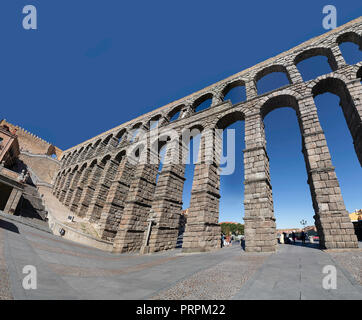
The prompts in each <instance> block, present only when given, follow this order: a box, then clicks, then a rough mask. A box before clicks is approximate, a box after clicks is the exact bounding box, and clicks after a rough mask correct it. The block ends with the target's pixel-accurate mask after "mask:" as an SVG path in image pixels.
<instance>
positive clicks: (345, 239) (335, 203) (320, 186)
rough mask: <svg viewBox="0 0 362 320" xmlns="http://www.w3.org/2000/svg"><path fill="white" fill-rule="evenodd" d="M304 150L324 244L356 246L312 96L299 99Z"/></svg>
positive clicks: (330, 247) (309, 182)
mask: <svg viewBox="0 0 362 320" xmlns="http://www.w3.org/2000/svg"><path fill="white" fill-rule="evenodd" d="M298 104H299V120H300V126H301V133H302V140H303V154H304V158H305V162H306V167H307V172H308V184H309V187H310V191H311V196H312V200H313V207H314V212H315V216H314V219H315V223H316V227H317V229H318V233H319V236H320V245H321V247H324V248H327V249H333V248H357V247H358V242H357V237H356V235H355V233H354V228H353V225H352V222H351V220H350V218H349V215H348V212H347V210H346V207H345V205H344V201H343V198H342V194H341V190H340V187H339V183H338V180H337V176H336V173H335V171H334V167H333V165H332V160H331V156H330V153H329V149H328V146H327V142H326V139H325V136H324V133H323V131H322V128H321V126H320V123H319V119H318V115H317V108H316V106H315V104H314V100H313V98H312V97H311V96H308V97H305V98H303V99H301V100H299V101H298Z"/></svg>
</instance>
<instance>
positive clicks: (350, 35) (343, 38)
mask: <svg viewBox="0 0 362 320" xmlns="http://www.w3.org/2000/svg"><path fill="white" fill-rule="evenodd" d="M336 42H337V44H338V45H340V44H342V43H344V42H352V43H354V44H356V45H358V46H359V49H360V50H362V37H361V36H360V35H359V34H357V33H356V32H353V31H348V32H346V33H342V34H341V35H339V36H338V37H337V39H336Z"/></svg>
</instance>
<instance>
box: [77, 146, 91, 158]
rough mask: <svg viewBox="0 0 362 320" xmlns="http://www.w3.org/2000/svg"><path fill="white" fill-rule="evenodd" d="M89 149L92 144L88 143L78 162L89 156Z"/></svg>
mask: <svg viewBox="0 0 362 320" xmlns="http://www.w3.org/2000/svg"><path fill="white" fill-rule="evenodd" d="M91 149H92V143H89V144H88V145H87V146H86V147H85V149H84V151H83V154H82V155H81V157H80V160H81V161H82V160H85V159H87V158H88V155H89V152H90V150H91Z"/></svg>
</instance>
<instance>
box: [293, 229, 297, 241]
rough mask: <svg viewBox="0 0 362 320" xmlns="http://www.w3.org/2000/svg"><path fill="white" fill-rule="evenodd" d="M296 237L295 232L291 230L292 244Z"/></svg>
mask: <svg viewBox="0 0 362 320" xmlns="http://www.w3.org/2000/svg"><path fill="white" fill-rule="evenodd" d="M296 238H297V236H296V235H295V232H294V230H293V232H292V239H293V244H295V239H296Z"/></svg>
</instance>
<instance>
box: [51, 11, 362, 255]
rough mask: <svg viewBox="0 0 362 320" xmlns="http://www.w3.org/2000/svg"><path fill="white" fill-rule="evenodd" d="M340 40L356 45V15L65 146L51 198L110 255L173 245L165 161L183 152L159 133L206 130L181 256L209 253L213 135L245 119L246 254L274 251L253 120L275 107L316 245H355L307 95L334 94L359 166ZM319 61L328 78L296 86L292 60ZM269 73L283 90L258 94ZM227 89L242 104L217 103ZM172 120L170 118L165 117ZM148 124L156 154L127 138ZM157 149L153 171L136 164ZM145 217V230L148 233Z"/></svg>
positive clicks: (180, 178) (351, 74)
mask: <svg viewBox="0 0 362 320" xmlns="http://www.w3.org/2000/svg"><path fill="white" fill-rule="evenodd" d="M343 42H353V43H355V44H357V45H358V46H359V48H360V50H361V49H362V18H361V17H360V18H358V19H356V20H354V21H351V22H349V23H348V24H346V25H344V26H341V27H339V28H337V29H335V30H332V31H330V32H328V33H326V34H324V35H321V36H319V37H316V38H314V39H311V40H309V41H307V42H305V43H303V44H301V45H299V46H297V47H295V48H293V49H291V50H289V51H287V52H284V53H282V54H279V55H278V56H276V57H274V58H271V59H269V60H267V61H264V62H262V63H259V64H258V65H256V66H254V67H252V68H249V69H247V70H244V71H242V72H240V73H238V74H235V75H233V76H231V77H229V78H227V79H224V80H222V81H220V82H218V83H215V84H213V85H211V86H209V87H207V88H205V89H203V90H201V91H199V92H196V93H194V94H192V95H190V96H187V97H185V98H183V99H180V100H178V101H175V102H173V103H170V104H168V105H166V106H164V107H162V108H159V109H156V110H154V111H152V112H150V113H147V114H145V115H143V116H141V117H138V118H136V119H134V120H132V121H129V122H127V123H124V124H122V125H120V126H119V127H117V128H114V129H112V130H109V131H107V132H105V133H103V134H101V135H99V136H97V137H95V138H92V139H90V140H88V141H86V142H84V143H82V144H80V145H77V146H75V147H73V148H70V149H68V150H66V151H65V152H64V153H63V156H62V159H61V163H62V166H61V170H60V171H59V172H58V173H57V175H56V177H55V180H54V188H53V194H54V195H56V197H57V198H58V199H59V200H60V201H61V202H62V203H63V204H64V205H66V206H67V207H69V208H70V210H72V211H73V212H74V213H75V214H77V215H79V216H82V217H85V218H86V219H88V220H89V221H90V222H91V223H93V224H95V225H97V227H98V230H100V236H101V237H102V238H103V239H105V240H107V241H111V242H113V248H114V251H115V252H129V251H140V250H141V252H155V251H160V250H167V249H173V248H175V246H176V239H177V235H178V228H179V219H180V214H181V211H182V192H183V184H184V180H185V178H184V171H185V165H184V164H183V162H182V161H173V160H175V157H177V158H178V159H177V160H180V158H182V157H184V155H185V152H184V150H186V147H185V140H184V139H174V138H173V137H169V136H168V134H167V132H168V131H169V130H170V129H172V130H174V131H176V132H177V133H178V134H179V136H181V135H182V132H183V131H184V130H186V129H194V128H197V129H199V130H201V131H202V132H205V133H206V134H203V135H202V138H201V142H200V151H199V161H198V162H197V164H196V165H195V172H194V181H193V185H192V192H191V201H190V208H189V216H188V220H187V224H186V230H185V234H184V241H183V251H184V252H195V251H210V250H214V249H217V248H219V247H220V227H219V224H218V215H219V198H220V193H219V184H220V182H219V181H220V177H219V154H220V149H221V148H220V139H221V138H220V134H217V132H216V130H214V129H226V128H227V127H228V126H229V125H231V124H232V123H234V122H235V121H239V120H241V121H244V122H245V150H244V169H245V177H244V184H245V194H244V209H245V216H244V221H245V248H246V250H247V251H253V252H254V251H258V252H259V251H274V250H275V249H276V245H277V239H276V224H275V218H274V210H273V196H272V183H271V180H270V174H269V158H268V154H267V148H266V138H265V133H264V124H263V119H264V117H265V116H266V115H267V114H268V113H269V112H271V111H272V110H274V109H275V108H279V107H291V108H293V109H294V110H295V113H296V116H297V118H298V122H299V126H300V132H301V136H302V149H303V155H304V159H305V164H306V169H307V175H308V184H309V187H310V192H311V196H312V200H313V207H314V210H315V216H314V218H315V224H316V226H317V229H318V232H319V235H320V244H321V246H322V247H324V248H355V247H357V245H358V244H357V239H356V236H355V234H354V230H353V225H352V223H351V222H350V219H349V217H348V213H347V211H346V208H345V205H344V201H343V198H342V195H341V190H340V187H339V183H338V180H337V177H336V174H335V170H334V167H333V164H332V161H331V156H330V153H329V149H328V147H327V143H326V139H325V136H324V133H323V130H322V128H321V126H320V123H319V119H318V115H317V108H316V106H315V103H314V97H316V96H317V95H319V94H323V93H325V92H330V93H333V94H335V95H337V96H339V98H340V106H341V108H342V110H343V113H344V116H345V120H346V122H347V125H348V128H349V130H350V134H351V136H352V138H353V142H354V148H355V152H356V154H357V157H358V159H359V162H360V164H361V165H362V100H361V98H362V85H361V77H362V62H359V63H358V64H356V65H349V64H347V63H346V62H345V60H344V57H343V56H342V54H341V51H340V48H339V45H340V44H341V43H343ZM320 55H321V56H325V57H327V58H328V63H329V66H330V68H331V72H330V73H328V74H325V75H322V76H320V77H318V78H316V79H313V80H310V81H303V79H302V76H301V74H300V72H299V70H298V68H297V64H298V63H299V62H301V61H303V60H305V59H307V58H310V57H313V56H320ZM272 72H283V73H285V74H286V75H287V77H288V80H289V85H287V86H284V87H282V88H279V89H276V90H274V91H272V92H268V93H265V94H258V92H257V87H256V82H257V81H258V80H259V79H261V78H262V77H264V76H266V75H268V74H270V73H272ZM237 86H245V89H246V101H243V102H240V103H237V104H232V103H231V101H230V100H224V97H225V96H226V94H227V93H228V92H229V91H230V90H231V89H233V88H235V87H237ZM207 99H212V103H211V106H210V107H209V108H208V109H205V110H202V111H198V110H197V107H198V106H199V105H200V104H201V103H202V102H204V101H205V100H207ZM176 114H179V116H178V118H177V119H174V118H175V115H176ZM151 121H157V124H158V131H159V137H162V139H161V138H160V139H158V140H157V139H156V140H157V141H158V142H157V148H156V149H154V148H152V147H151V145H150V142H147V141H146V140H144V139H143V138H142V137H139V136H137V137H135V134H134V132H138V131H139V130H143V131H145V132H149V131H152V130H154V129H153V128H150V122H151ZM207 139H211V140H212V141H213V144H212V146H213V150H212V151H213V152H212V154H213V156H212V161H209V160H208V161H207V160H206V157H204V156H203V155H204V154H205V152H208V151H210V150H208V147H207V144H206V143H205V141H206V140H207ZM145 141H146V142H145ZM164 144H166V148H167V149H166V150H167V151H166V157H165V163H164V165H163V167H162V171H161V172H160V173H158V168H159V166H158V164H157V163H150V162H148V161H139V159H140V158H142V157H143V158H144V159H148V158H149V157H150V156H151V155H152V153H154V152H155V151H154V150H156V153H157V152H158V151H159V150H160V147H161V146H163V145H164ZM130 149H132V150H135V151H137V152H134V153H133V154H134V157H130V156H127V154H128V150H130ZM175 150H178V151H179V150H181V152H176V151H175ZM157 156H158V155H157ZM137 161H138V162H137ZM158 174H159V175H158ZM157 175H158V179H157ZM240 183H242V182H240ZM150 216H152V218H153V225H152V228H149V227H148V226H149V225H150V224H149V221H150V220H149V219H150Z"/></svg>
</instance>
